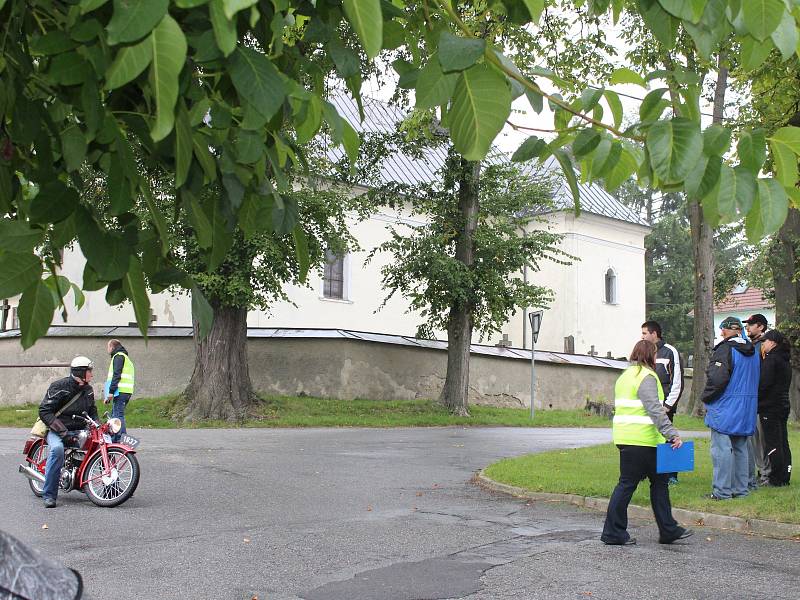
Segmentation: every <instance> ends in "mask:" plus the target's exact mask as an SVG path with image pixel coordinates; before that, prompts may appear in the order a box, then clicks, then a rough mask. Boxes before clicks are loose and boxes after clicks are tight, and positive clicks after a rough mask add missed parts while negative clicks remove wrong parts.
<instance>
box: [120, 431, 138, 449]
mask: <svg viewBox="0 0 800 600" xmlns="http://www.w3.org/2000/svg"><path fill="white" fill-rule="evenodd" d="M119 443H120V444H124V445H125V446H128V447H129V448H136V446H138V445H139V440H137V439H136V438H135V437H133V436H132V435H128V434H124V435H123V436H122V438H121V439H120V440H119Z"/></svg>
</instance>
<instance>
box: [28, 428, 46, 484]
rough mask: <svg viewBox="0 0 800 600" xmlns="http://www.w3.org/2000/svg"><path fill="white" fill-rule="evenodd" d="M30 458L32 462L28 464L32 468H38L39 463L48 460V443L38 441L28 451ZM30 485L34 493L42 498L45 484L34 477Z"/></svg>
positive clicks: (29, 481)
mask: <svg viewBox="0 0 800 600" xmlns="http://www.w3.org/2000/svg"><path fill="white" fill-rule="evenodd" d="M28 458H29V459H30V462H29V463H28V466H29V467H30V468H31V469H36V468H37V466H38V465H39V463H42V462H44V461H46V460H47V444H45V443H43V442H42V443H38V444H36V445H35V446H34V447H33V450H31V451H30V452H29V453H28ZM28 485H29V486H31V491H32V492H33V495H34V496H36V497H37V498H41V497H42V494H43V493H44V484H43V483H40V482H39V481H34V480H33V479H29V480H28Z"/></svg>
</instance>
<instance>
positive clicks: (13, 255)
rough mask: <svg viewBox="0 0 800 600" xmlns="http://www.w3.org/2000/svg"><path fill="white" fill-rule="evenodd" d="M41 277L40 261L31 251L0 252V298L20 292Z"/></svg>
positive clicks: (9, 296)
mask: <svg viewBox="0 0 800 600" xmlns="http://www.w3.org/2000/svg"><path fill="white" fill-rule="evenodd" d="M41 278H42V261H41V259H40V258H39V257H38V256H36V255H35V254H33V253H29V252H25V253H20V252H2V253H0V298H11V297H12V296H16V295H17V294H20V293H22V292H23V290H25V288H27V287H28V286H30V285H31V284H33V283H35V282H36V281H38V280H40V279H41Z"/></svg>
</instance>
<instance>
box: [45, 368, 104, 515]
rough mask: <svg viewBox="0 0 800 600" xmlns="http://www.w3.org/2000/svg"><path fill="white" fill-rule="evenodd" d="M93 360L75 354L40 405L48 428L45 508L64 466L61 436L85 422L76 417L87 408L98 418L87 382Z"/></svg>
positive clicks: (55, 492) (49, 504) (51, 501)
mask: <svg viewBox="0 0 800 600" xmlns="http://www.w3.org/2000/svg"><path fill="white" fill-rule="evenodd" d="M93 369H94V363H93V362H92V361H91V359H89V358H87V357H85V356H76V357H75V358H74V359H73V360H72V362H71V363H70V365H69V373H70V374H69V376H68V377H64V378H62V379H58V380H56V381H54V382H53V383H51V384H50V387H49V388H48V389H47V394H45V397H44V400H42V403H41V404H40V405H39V417H40V418H41V419H42V421H44V422H45V424H46V425H47V426H48V427H49V428H50V430H49V431H48V432H47V445H48V447H49V449H50V450H49V453H48V455H47V465H46V466H45V471H44V480H45V481H44V490H43V493H42V495H43V496H44V506H45V508H54V507H55V505H56V498H57V497H58V480H59V478H60V476H61V467H63V466H64V440H65V439H66V438H67V437H68V436H69V434H70V432H71V431H79V430H81V429H84V428H85V426H86V423H85V422H84V421H83V420H81V419H79V418H77V417H78V416H80V415H82V414H83V413H84V412H86V413H87V414H88V415H89V416H90V417H92V418H93V419H94V420H95V421H97V420H98V416H97V407H96V406H95V403H94V390H93V389H92V386H91V385H90V383H91V381H92V376H93Z"/></svg>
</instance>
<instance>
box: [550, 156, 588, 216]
mask: <svg viewBox="0 0 800 600" xmlns="http://www.w3.org/2000/svg"><path fill="white" fill-rule="evenodd" d="M553 156H555V157H556V160H557V161H558V164H560V165H561V171H562V172H563V173H564V177H565V178H566V180H567V184H568V185H569V189H570V191H571V192H572V199H573V200H574V201H575V214H580V212H581V191H580V187H578V179H577V177H575V169H574V168H573V166H572V159H571V158H570V157H569V154H567V153H566V152H564V150H562V149H560V148H558V149H556V150H553Z"/></svg>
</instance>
